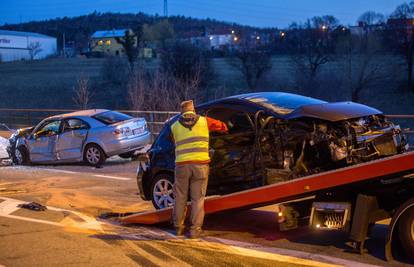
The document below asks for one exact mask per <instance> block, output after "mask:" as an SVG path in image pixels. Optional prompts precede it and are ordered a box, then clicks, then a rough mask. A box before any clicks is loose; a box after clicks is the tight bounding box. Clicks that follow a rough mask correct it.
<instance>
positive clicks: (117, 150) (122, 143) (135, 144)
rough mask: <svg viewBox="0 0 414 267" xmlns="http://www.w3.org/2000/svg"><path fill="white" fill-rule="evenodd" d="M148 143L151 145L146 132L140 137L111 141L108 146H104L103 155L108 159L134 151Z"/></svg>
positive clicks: (149, 134)
mask: <svg viewBox="0 0 414 267" xmlns="http://www.w3.org/2000/svg"><path fill="white" fill-rule="evenodd" d="M149 143H151V133H150V132H146V133H144V134H142V135H137V136H134V137H127V138H124V139H118V140H113V141H111V142H110V143H109V144H106V145H105V153H106V154H107V156H109V157H110V156H114V155H119V154H123V153H128V152H131V151H134V150H138V149H141V148H142V147H144V146H145V145H147V144H149Z"/></svg>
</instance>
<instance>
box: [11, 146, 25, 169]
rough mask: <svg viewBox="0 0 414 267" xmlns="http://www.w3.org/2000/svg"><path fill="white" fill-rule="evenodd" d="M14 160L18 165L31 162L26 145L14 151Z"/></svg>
mask: <svg viewBox="0 0 414 267" xmlns="http://www.w3.org/2000/svg"><path fill="white" fill-rule="evenodd" d="M13 162H14V163H15V164H17V165H26V164H28V163H29V153H28V151H27V150H26V148H24V147H18V148H17V149H16V151H15V152H14V158H13Z"/></svg>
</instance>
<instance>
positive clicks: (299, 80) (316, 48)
mask: <svg viewBox="0 0 414 267" xmlns="http://www.w3.org/2000/svg"><path fill="white" fill-rule="evenodd" d="M296 27H297V28H296V29H294V30H295V31H296V32H297V35H298V36H299V38H296V47H295V48H294V52H293V53H292V54H291V56H290V57H291V61H292V63H293V68H294V70H295V74H296V84H297V86H298V87H300V88H301V89H302V90H304V91H306V92H307V93H311V92H310V90H314V89H315V84H316V82H315V81H316V77H317V75H318V74H319V72H320V70H321V68H322V66H323V65H325V64H327V63H328V62H330V61H332V60H333V57H332V55H333V53H334V49H335V40H334V38H333V36H334V33H335V32H336V31H337V29H338V20H337V19H336V18H334V17H332V16H323V17H314V18H312V19H310V20H308V21H307V23H306V24H305V25H302V26H296Z"/></svg>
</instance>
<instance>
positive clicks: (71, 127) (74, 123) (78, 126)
mask: <svg viewBox="0 0 414 267" xmlns="http://www.w3.org/2000/svg"><path fill="white" fill-rule="evenodd" d="M84 129H89V125H88V124H87V123H86V122H84V121H82V120H79V119H69V120H65V121H64V123H63V132H69V131H76V130H84Z"/></svg>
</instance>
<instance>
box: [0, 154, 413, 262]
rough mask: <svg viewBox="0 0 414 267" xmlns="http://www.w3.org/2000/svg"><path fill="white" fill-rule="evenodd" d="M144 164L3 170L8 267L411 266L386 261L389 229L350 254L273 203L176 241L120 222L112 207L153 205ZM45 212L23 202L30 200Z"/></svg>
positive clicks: (165, 230)
mask: <svg viewBox="0 0 414 267" xmlns="http://www.w3.org/2000/svg"><path fill="white" fill-rule="evenodd" d="M135 168H136V162H131V161H128V160H122V159H120V158H114V159H110V160H109V161H108V163H107V164H106V165H105V166H104V167H103V168H100V169H96V168H91V167H88V166H84V165H82V164H74V165H73V164H71V165H60V166H27V167H17V166H5V167H0V244H1V249H0V266H1V265H4V266H56V265H62V266H65V265H76V266H114V265H119V266H137V265H142V266H167V265H168V266H212V265H213V266H332V265H345V266H368V265H380V266H385V265H387V266H405V265H407V264H404V263H401V262H393V263H387V262H385V261H384V252H383V244H384V237H385V226H383V225H377V226H376V227H375V228H374V235H373V238H372V239H371V240H369V241H368V242H367V247H368V249H369V253H368V254H365V255H362V256H361V255H358V254H352V253H349V252H346V247H345V246H344V243H345V241H346V235H345V234H344V233H341V232H312V231H310V230H308V229H307V228H305V227H303V228H300V229H297V230H293V231H290V232H283V233H282V232H279V231H278V227H277V224H276V218H275V212H274V207H273V206H269V207H263V208H260V209H255V210H246V211H238V212H231V213H222V214H217V215H212V216H209V217H207V218H206V221H205V230H206V234H207V236H206V237H204V238H202V239H200V240H185V239H177V238H176V237H175V236H174V235H173V234H172V229H171V228H170V227H169V226H161V227H160V228H156V227H141V226H130V227H125V226H120V225H118V224H117V223H116V221H115V220H113V219H112V220H103V219H97V218H98V216H99V215H102V214H108V213H126V212H139V211H147V210H152V209H153V208H152V205H151V203H150V202H144V201H142V200H141V199H140V198H139V195H138V191H137V187H136V180H135ZM32 201H35V202H38V203H40V204H43V205H47V206H48V209H47V210H46V211H31V210H27V209H23V208H19V207H18V205H19V204H22V203H25V202H32Z"/></svg>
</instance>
